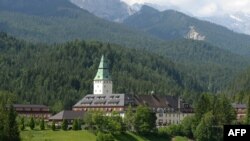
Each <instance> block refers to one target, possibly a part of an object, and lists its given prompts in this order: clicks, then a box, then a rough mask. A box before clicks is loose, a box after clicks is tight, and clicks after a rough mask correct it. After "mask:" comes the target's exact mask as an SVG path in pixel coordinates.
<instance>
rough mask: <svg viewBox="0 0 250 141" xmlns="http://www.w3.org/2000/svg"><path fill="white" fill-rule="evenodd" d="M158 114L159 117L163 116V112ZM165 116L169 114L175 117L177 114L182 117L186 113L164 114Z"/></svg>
mask: <svg viewBox="0 0 250 141" xmlns="http://www.w3.org/2000/svg"><path fill="white" fill-rule="evenodd" d="M158 116H159V117H163V116H164V114H163V113H159V114H158ZM165 116H166V117H171V116H172V117H175V116H176V117H179V116H182V117H184V116H186V114H185V113H177V114H165Z"/></svg>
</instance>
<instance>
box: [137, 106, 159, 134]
mask: <svg viewBox="0 0 250 141" xmlns="http://www.w3.org/2000/svg"><path fill="white" fill-rule="evenodd" d="M155 121H156V115H155V113H153V112H152V111H151V109H150V108H149V107H147V106H143V105H140V106H138V107H137V108H136V113H135V115H134V122H133V123H134V129H135V131H136V132H138V133H140V134H149V133H152V132H155V130H156V122H155Z"/></svg>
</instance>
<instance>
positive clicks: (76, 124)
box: [73, 119, 78, 131]
mask: <svg viewBox="0 0 250 141" xmlns="http://www.w3.org/2000/svg"><path fill="white" fill-rule="evenodd" d="M73 130H75V131H76V130H78V121H77V119H74V121H73Z"/></svg>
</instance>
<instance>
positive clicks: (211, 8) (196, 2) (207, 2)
mask: <svg viewBox="0 0 250 141" xmlns="http://www.w3.org/2000/svg"><path fill="white" fill-rule="evenodd" d="M122 1H125V2H127V3H129V4H130V5H132V4H134V3H140V4H142V3H153V4H158V5H160V6H165V7H178V9H181V10H182V11H186V12H189V13H191V14H193V15H194V16H198V17H206V16H212V15H219V14H225V13H227V14H231V13H234V12H243V13H250V8H249V7H250V0H122Z"/></svg>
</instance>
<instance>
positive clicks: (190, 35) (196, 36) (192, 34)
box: [185, 26, 206, 41]
mask: <svg viewBox="0 0 250 141" xmlns="http://www.w3.org/2000/svg"><path fill="white" fill-rule="evenodd" d="M189 28H190V30H189V31H188V33H187V35H186V36H185V38H186V39H192V40H200V41H203V40H205V38H206V36H203V35H201V34H200V33H199V32H198V31H196V30H195V26H190V27H189Z"/></svg>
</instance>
